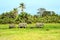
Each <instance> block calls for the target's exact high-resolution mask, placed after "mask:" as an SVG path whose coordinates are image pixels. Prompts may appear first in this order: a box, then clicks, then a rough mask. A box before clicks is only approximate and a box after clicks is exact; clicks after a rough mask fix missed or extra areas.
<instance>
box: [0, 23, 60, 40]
mask: <svg viewBox="0 0 60 40" xmlns="http://www.w3.org/2000/svg"><path fill="white" fill-rule="evenodd" d="M15 26H16V28H12V29H9V24H0V40H60V24H59V23H45V24H44V27H43V28H35V24H28V25H27V28H18V24H16V25H15ZM30 27H33V28H30Z"/></svg>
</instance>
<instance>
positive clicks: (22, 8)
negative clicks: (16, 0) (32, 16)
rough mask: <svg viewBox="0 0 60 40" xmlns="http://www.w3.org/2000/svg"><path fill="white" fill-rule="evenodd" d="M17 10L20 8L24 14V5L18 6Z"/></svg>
mask: <svg viewBox="0 0 60 40" xmlns="http://www.w3.org/2000/svg"><path fill="white" fill-rule="evenodd" d="M19 8H21V11H22V12H24V9H25V5H24V3H21V4H20V6H19Z"/></svg>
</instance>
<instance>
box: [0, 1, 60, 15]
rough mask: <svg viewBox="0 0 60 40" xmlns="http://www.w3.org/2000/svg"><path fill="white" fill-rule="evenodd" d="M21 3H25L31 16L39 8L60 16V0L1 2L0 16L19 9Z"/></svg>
mask: <svg viewBox="0 0 60 40" xmlns="http://www.w3.org/2000/svg"><path fill="white" fill-rule="evenodd" d="M21 2H23V3H25V6H26V9H25V11H26V12H28V13H30V14H36V13H37V11H38V10H37V9H38V8H45V9H46V10H49V11H55V13H57V14H60V0H0V14H1V13H3V12H7V11H11V10H12V9H13V8H17V7H19V4H20V3H21ZM18 10H19V9H18Z"/></svg>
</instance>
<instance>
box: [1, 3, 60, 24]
mask: <svg viewBox="0 0 60 40" xmlns="http://www.w3.org/2000/svg"><path fill="white" fill-rule="evenodd" d="M19 8H20V9H21V13H20V14H19V13H18V10H17V9H18V8H14V9H13V10H12V11H10V12H5V13H2V14H0V24H8V23H9V24H10V23H16V24H17V23H23V22H25V23H28V24H29V23H36V22H43V23H60V15H58V14H56V13H55V12H54V11H47V10H46V9H45V8H39V9H38V12H37V14H36V15H31V14H29V13H27V12H24V9H25V6H24V3H21V4H20V6H19Z"/></svg>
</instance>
